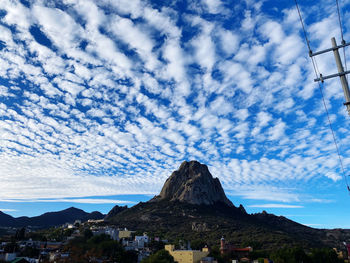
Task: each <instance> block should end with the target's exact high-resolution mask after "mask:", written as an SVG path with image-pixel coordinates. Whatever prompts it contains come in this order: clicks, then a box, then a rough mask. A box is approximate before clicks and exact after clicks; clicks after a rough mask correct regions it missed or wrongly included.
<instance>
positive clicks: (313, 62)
mask: <svg viewBox="0 0 350 263" xmlns="http://www.w3.org/2000/svg"><path fill="white" fill-rule="evenodd" d="M294 1H295V5H296V8H297V10H298V14H299V19H300V22H301V25H302V28H303V32H304V37H305V40H306V44H307V47H308V49H309V54H310V55H311V54H312V50H311V48H310V42H309V40H308V38H307V34H306V30H305V26H304V23H303V19H302V17H301V13H300V9H299V5H298V2H297V0H294ZM336 1H337V6H338V0H336ZM338 10H339V8H338ZM338 15H339V12H338ZM339 19H340V15H339ZM339 21H340V20H339ZM341 34H342V37H343V31H342V29H341ZM310 57H311V61H312V66H313V69H314V72H315V75H316V78H317V77H318V75H317V64H316V61H315V60H314V58H313V57H312V56H310ZM320 77H321V76H320ZM321 83H322V85H324V84H323V81H322V82H321ZM318 87H319V89H320V92H321V95H322V101H323V106H324V108H325V110H326V114H327V119H328V124H329V127H330V129H331V131H332V137H333V142H334V145H335V148H336V150H337V154H338V159H339V163H340V167H341V172H342V174H343V177H344V180H345V184H346V187H347V189H348V191H349V193H350V186H349V184H348V179H347V177H346V175H345V170H344V165H343V161H342V158H341V155H340V151H339V147H338V143H337V140H336V138H335V133H334V130H333V126H332V122H331V119H330V117H329V112H328V108H327V105H326V100H325V97H324V94H323V90H322V86H321V84H320V82H319V81H318Z"/></svg>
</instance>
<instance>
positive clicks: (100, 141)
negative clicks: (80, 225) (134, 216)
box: [0, 0, 350, 208]
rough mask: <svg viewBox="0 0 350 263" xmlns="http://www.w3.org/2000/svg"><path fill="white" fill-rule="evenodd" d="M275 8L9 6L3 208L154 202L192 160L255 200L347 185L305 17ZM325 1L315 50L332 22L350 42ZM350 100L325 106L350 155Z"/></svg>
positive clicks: (1, 110)
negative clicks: (24, 203) (303, 27)
mask: <svg viewBox="0 0 350 263" xmlns="http://www.w3.org/2000/svg"><path fill="white" fill-rule="evenodd" d="M274 4H275V3H273V1H258V2H254V4H253V3H252V2H251V1H238V2H237V1H219V0H216V1H194V2H192V3H191V4H188V5H187V6H183V5H180V4H178V3H177V2H176V1H175V2H173V3H172V4H171V5H169V6H165V5H164V4H163V3H162V2H159V1H158V2H157V1H131V2H130V1H125V0H120V1H107V0H104V1H89V0H84V1H78V0H76V1H74V0H62V1H54V2H52V1H51V2H45V1H34V0H33V1H28V2H25V3H24V2H23V1H15V0H13V1H0V39H1V44H0V117H1V119H0V136H1V137H0V140H1V141H0V142H1V149H0V174H1V182H2V183H1V191H0V199H9V200H10V199H15V198H16V199H18V198H19V199H21V198H22V199H25V198H26V199H40V198H53V199H52V200H61V201H62V202H65V201H66V200H69V201H70V202H73V201H71V199H65V198H69V197H84V196H98V195H100V196H103V195H118V194H155V193H157V192H158V191H159V190H160V187H161V186H162V184H163V182H164V180H165V179H166V177H167V176H169V175H170V173H171V171H173V170H174V169H175V168H177V167H178V165H179V164H180V163H181V162H182V161H183V160H189V159H197V160H199V161H201V162H203V163H206V164H207V165H208V166H209V168H210V170H211V171H212V173H213V174H214V176H217V177H219V178H220V180H221V181H222V183H223V186H224V188H225V190H226V191H228V192H229V193H230V195H232V196H234V195H238V196H241V197H243V198H246V199H257V200H271V201H281V202H295V201H300V200H301V199H302V198H301V197H302V196H303V195H304V194H306V193H307V192H308V190H309V188H315V187H318V185H327V187H328V188H332V187H334V186H336V185H339V183H340V180H339V179H340V176H339V167H338V162H337V157H336V154H335V149H334V147H333V145H332V138H331V136H330V135H329V131H328V129H327V126H326V125H325V124H326V118H325V115H324V112H323V111H322V105H321V103H320V94H319V93H317V91H316V90H315V88H316V86H315V85H312V84H310V83H312V69H311V67H310V65H309V61H308V57H307V52H306V50H305V45H304V43H303V39H302V35H301V32H300V27H299V25H298V23H297V21H298V20H297V19H298V17H297V13H296V11H295V9H294V6H285V7H281V6H274ZM319 5H322V9H323V10H324V12H325V13H323V16H320V17H318V19H319V20H317V21H316V20H313V19H312V14H311V13H308V12H309V11H308V10H309V9H308V8H305V10H306V13H303V15H304V16H305V17H307V18H310V19H309V20H310V25H308V26H309V28H310V31H311V32H312V34H313V35H316V33H317V38H314V39H313V42H312V43H311V44H312V46H313V48H315V49H317V48H320V47H324V46H325V45H326V44H325V43H326V42H325V41H328V40H327V37H328V35H326V34H321V33H322V31H324V30H323V29H322V28H324V25H327V30H328V31H329V32H332V33H334V34H335V35H337V36H338V35H339V32H338V31H337V20H336V17H335V16H334V15H332V14H331V11H327V10H328V8H326V7H327V3H319ZM323 5H324V6H323ZM347 5H348V4H347ZM345 7H348V6H345ZM275 10H278V13H276V11H275ZM327 12H330V13H329V14H328V13H327ZM309 20H308V21H309ZM346 36H348V35H346ZM319 66H320V69H322V70H324V71H328V70H330V71H331V70H332V68H334V65H333V64H331V63H325V62H320V63H319ZM340 92H341V90H339V85H331V86H329V88H328V89H327V90H325V98H326V102H327V105H329V108H330V113H331V117H332V121H333V123H334V128H335V129H336V130H337V136H338V137H339V139H340V142H341V146H342V149H343V148H344V149H349V146H350V145H349V144H350V135H349V133H348V130H347V129H340V128H339V127H340V126H341V125H342V123H343V122H344V120H345V118H346V116H345V114H344V110H343V107H342V103H341V102H342V97H341V95H339V93H340ZM346 154H348V155H349V151H348V152H346ZM348 155H347V156H348ZM349 163H350V158H344V164H345V165H348V164H349ZM300 188H302V189H303V190H300ZM296 189H299V190H296ZM267 193H268V194H267ZM55 198H61V199H55ZM314 199H315V200H316V199H317V197H315V198H314ZM50 200H51V199H50ZM75 201H76V202H89V201H90V202H98V201H91V200H89V199H81V198H79V199H75ZM102 201H105V202H107V201H106V200H102ZM102 201H101V202H102ZM265 206H266V205H265ZM277 206H278V205H277V204H269V207H277ZM255 207H257V206H255ZM259 207H263V206H259ZM279 207H282V206H281V205H280V206H279ZM283 207H285V208H287V207H289V208H292V207H293V208H296V207H301V206H295V205H294V206H293V205H283Z"/></svg>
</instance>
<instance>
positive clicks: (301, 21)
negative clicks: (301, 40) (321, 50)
mask: <svg viewBox="0 0 350 263" xmlns="http://www.w3.org/2000/svg"><path fill="white" fill-rule="evenodd" d="M294 1H295V5H296V7H297V10H298V14H299V19H300V23H301V26H302V27H303V31H304V37H305V40H306V44H307V48H308V49H309V54H310V55H311V54H312V51H311V48H310V42H309V40H308V38H307V35H306V30H305V26H304V22H303V19H302V18H301V14H300V9H299V5H298V2H297V0H294Z"/></svg>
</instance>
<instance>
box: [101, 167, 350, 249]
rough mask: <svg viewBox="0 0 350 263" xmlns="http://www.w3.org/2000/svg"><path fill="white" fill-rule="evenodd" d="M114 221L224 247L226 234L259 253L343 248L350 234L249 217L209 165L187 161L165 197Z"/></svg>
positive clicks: (113, 217)
mask: <svg viewBox="0 0 350 263" xmlns="http://www.w3.org/2000/svg"><path fill="white" fill-rule="evenodd" d="M105 220H108V221H109V222H110V223H113V224H115V225H117V226H119V227H127V228H129V229H133V230H140V231H150V232H153V233H156V234H157V235H161V236H166V237H167V238H171V239H173V240H175V239H176V238H180V239H185V240H195V239H200V240H205V241H206V242H207V243H208V244H210V245H214V244H218V242H219V240H220V238H221V237H222V236H224V237H225V238H226V240H227V241H229V242H232V243H233V244H235V245H237V246H240V245H249V244H250V245H252V246H253V247H255V248H257V249H259V248H262V249H271V248H279V247H281V246H284V245H287V246H293V245H301V246H304V247H321V246H329V247H341V246H342V242H343V241H350V230H344V229H336V230H321V229H314V228H311V227H307V226H304V225H301V224H298V223H296V222H294V221H292V220H289V219H287V218H285V217H282V216H275V215H273V214H268V213H266V212H263V213H258V214H247V213H246V211H245V209H244V207H243V206H242V205H240V206H239V207H236V206H234V205H233V204H232V203H231V202H230V201H229V200H228V199H227V197H226V195H225V193H224V191H223V190H222V187H221V184H220V182H219V179H217V178H215V179H214V178H213V177H212V175H211V174H210V172H209V170H208V168H207V166H206V165H203V164H200V163H199V162H197V161H191V162H184V163H182V164H181V166H180V168H179V169H178V170H177V171H175V172H173V173H172V175H171V176H170V177H169V178H168V180H167V181H166V182H165V184H164V186H163V189H162V191H161V193H160V195H159V196H156V197H154V198H153V199H151V200H150V201H148V202H145V203H142V202H141V203H139V204H137V205H135V206H133V207H131V208H128V209H124V210H123V211H118V213H117V214H115V215H112V214H111V215H110V216H108V217H106V219H105Z"/></svg>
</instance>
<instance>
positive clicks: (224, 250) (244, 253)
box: [220, 237, 253, 258]
mask: <svg viewBox="0 0 350 263" xmlns="http://www.w3.org/2000/svg"><path fill="white" fill-rule="evenodd" d="M252 251H253V248H252V247H245V248H238V247H235V246H234V245H232V244H227V243H226V241H225V238H223V237H222V238H221V240H220V253H221V255H224V254H233V256H235V257H237V258H247V257H248V256H249V253H250V252H252Z"/></svg>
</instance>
